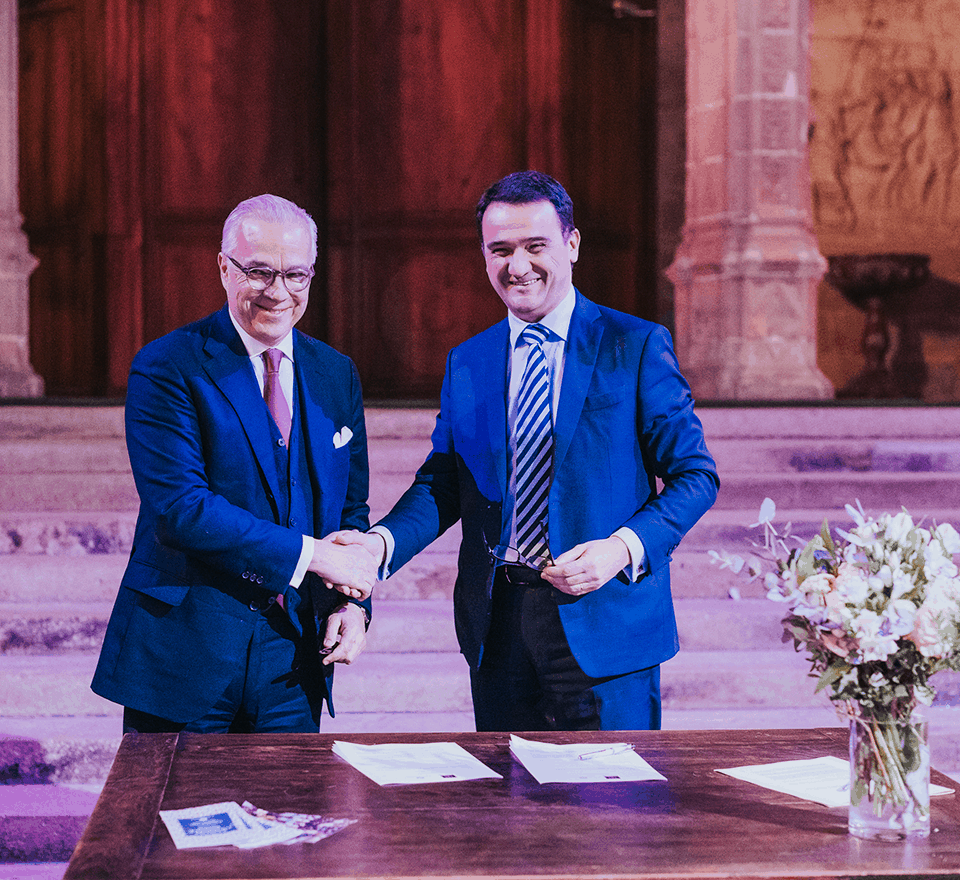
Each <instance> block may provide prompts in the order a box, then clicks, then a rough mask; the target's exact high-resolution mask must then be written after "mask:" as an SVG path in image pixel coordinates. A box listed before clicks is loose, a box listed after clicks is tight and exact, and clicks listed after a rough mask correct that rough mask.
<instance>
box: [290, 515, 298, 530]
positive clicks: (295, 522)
mask: <svg viewBox="0 0 960 880" xmlns="http://www.w3.org/2000/svg"><path fill="white" fill-rule="evenodd" d="M296 524H297V518H296V517H295V516H291V517H290V528H293V527H294V526H295V525H296Z"/></svg>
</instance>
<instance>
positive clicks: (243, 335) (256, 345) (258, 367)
mask: <svg viewBox="0 0 960 880" xmlns="http://www.w3.org/2000/svg"><path fill="white" fill-rule="evenodd" d="M227 313H228V314H229V315H230V322H231V323H232V324H233V326H234V327H235V328H236V331H237V333H239V334H240V341H241V342H243V347H244V348H245V349H246V350H247V355H248V356H249V357H250V363H251V364H252V365H253V373H254V375H255V376H256V377H257V384H258V385H259V386H260V393H261V394H262V393H263V372H264V366H263V357H262V355H263V353H264V352H265V351H266V350H267V349H268V348H278V349H280V351H282V352H283V354H284V358H283V360H282V361H280V388H281V389H282V390H283V396H284V397H285V398H286V399H287V406H289V407H290V412H293V330H291V331H290V332H289V333H288V334H287V335H286V336H284V337H283V339H281V340H280V341H279V342H278V343H277V344H276V345H264V344H263V343H262V342H260V340H258V339H254V338H253V337H252V336H251V335H250V334H249V333H247V331H246V330H244V329H243V327H241V326H240V323H239V322H238V321H237V319H236V318H234V317H233V312H231V311H230V310H229V309H227Z"/></svg>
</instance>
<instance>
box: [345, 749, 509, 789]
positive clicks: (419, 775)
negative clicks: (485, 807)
mask: <svg viewBox="0 0 960 880" xmlns="http://www.w3.org/2000/svg"><path fill="white" fill-rule="evenodd" d="M333 753H334V754H335V755H339V756H340V757H341V758H343V759H344V760H345V761H348V762H349V763H350V764H352V765H353V766H354V767H356V768H357V770H359V771H360V772H361V773H362V774H363V775H364V776H368V777H369V778H370V779H372V780H373V781H374V782H376V783H377V785H414V784H417V783H423V782H464V781H466V780H468V779H502V778H503V777H502V776H501V775H500V774H499V773H494V771H493V770H491V769H490V768H489V767H488V766H487V765H486V764H484V763H483V762H482V761H479V760H477V759H476V758H475V757H474V756H473V755H471V754H470V752H468V751H467V750H466V749H464V748H463V747H462V746H459V745H457V744H456V743H452V742H439V743H384V744H383V745H375V746H364V745H358V744H357V743H349V742H339V741H334V743H333Z"/></svg>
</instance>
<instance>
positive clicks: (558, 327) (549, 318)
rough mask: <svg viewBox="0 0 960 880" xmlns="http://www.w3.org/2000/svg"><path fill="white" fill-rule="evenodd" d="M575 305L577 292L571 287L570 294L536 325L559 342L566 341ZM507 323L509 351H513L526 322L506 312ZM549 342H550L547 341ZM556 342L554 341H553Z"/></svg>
mask: <svg viewBox="0 0 960 880" xmlns="http://www.w3.org/2000/svg"><path fill="white" fill-rule="evenodd" d="M576 304H577V292H576V291H575V290H574V289H573V288H572V287H571V288H570V292H569V293H568V294H567V295H566V296H565V297H564V298H563V299H562V300H560V302H559V303H558V304H557V307H556V308H555V309H554V310H553V311H552V312H550V313H549V314H547V315H544V316H543V317H542V318H541V319H540V320H539V321H537V322H536V323H537V324H542V325H543V326H544V327H546V328H547V329H548V330H549V331H550V332H551V333H552V334H556V335H557V336H559V337H560V339H561V341H563V342H566V341H567V335H568V334H569V333H570V319H571V318H572V317H573V307H574V306H575V305H576ZM507 321H508V322H509V324H510V350H511V351H514V350H515V349H516V347H517V339H519V338H520V334H521V333H522V332H523V329H524V327H526V326H527V322H526V321H521V320H520V319H519V318H518V317H516V316H515V315H514V314H513V312H507ZM548 341H550V340H548ZM554 341H556V340H554Z"/></svg>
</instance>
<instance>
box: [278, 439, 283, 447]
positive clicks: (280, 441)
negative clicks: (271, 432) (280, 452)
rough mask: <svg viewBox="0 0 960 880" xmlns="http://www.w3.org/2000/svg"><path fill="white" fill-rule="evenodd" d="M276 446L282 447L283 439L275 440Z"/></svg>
mask: <svg viewBox="0 0 960 880" xmlns="http://www.w3.org/2000/svg"><path fill="white" fill-rule="evenodd" d="M277 446H283V437H281V438H280V439H279V440H277Z"/></svg>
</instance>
